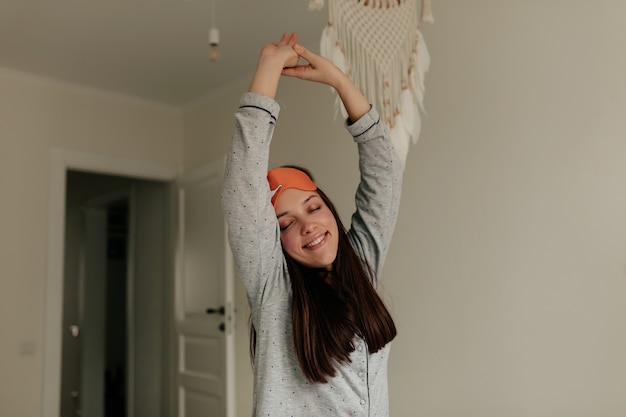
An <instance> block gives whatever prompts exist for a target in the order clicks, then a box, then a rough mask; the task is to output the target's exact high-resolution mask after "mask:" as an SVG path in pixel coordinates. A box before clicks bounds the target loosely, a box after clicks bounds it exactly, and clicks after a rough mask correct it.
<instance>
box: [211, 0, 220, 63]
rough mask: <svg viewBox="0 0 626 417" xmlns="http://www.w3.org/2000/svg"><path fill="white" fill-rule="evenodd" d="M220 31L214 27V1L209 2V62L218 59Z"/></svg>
mask: <svg viewBox="0 0 626 417" xmlns="http://www.w3.org/2000/svg"><path fill="white" fill-rule="evenodd" d="M219 46H220V31H219V30H218V29H217V28H216V27H215V0H211V29H209V56H210V57H211V61H213V62H215V61H217V58H218V57H219V54H218V49H217V48H218V47H219Z"/></svg>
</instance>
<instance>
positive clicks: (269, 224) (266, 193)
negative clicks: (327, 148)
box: [222, 34, 298, 309]
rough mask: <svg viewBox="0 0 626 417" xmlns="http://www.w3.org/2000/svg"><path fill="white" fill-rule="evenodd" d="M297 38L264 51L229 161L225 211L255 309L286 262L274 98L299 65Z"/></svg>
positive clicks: (240, 111) (237, 120) (237, 261)
mask: <svg viewBox="0 0 626 417" xmlns="http://www.w3.org/2000/svg"><path fill="white" fill-rule="evenodd" d="M296 39H297V36H296V35H287V34H285V35H283V37H282V38H281V40H280V41H279V42H278V43H274V44H269V45H266V46H265V47H263V49H262V51H261V56H260V57H259V63H258V66H257V69H256V72H255V74H254V76H253V79H252V82H251V84H250V89H249V91H248V93H246V94H244V95H243V96H242V98H241V101H240V103H239V107H238V109H237V111H236V113H235V128H234V131H233V136H232V139H231V143H230V149H229V152H228V155H227V159H226V168H225V174H224V185H223V189H222V208H223V211H224V215H225V217H226V222H227V224H228V236H229V243H230V246H231V249H232V252H233V256H234V258H235V264H236V266H237V271H238V273H239V276H240V278H241V280H242V282H243V284H244V286H245V287H246V291H247V293H248V301H249V303H250V306H251V308H252V309H255V308H256V307H258V306H260V305H261V303H262V302H263V299H264V297H265V296H266V295H267V294H266V290H267V284H268V280H270V279H271V278H272V277H277V276H281V273H280V271H277V269H280V268H282V260H283V257H282V249H281V246H280V231H279V229H278V223H277V221H276V214H275V212H274V208H273V207H272V205H271V203H270V198H271V191H270V189H269V185H268V182H267V171H268V160H269V148H270V142H271V140H272V135H273V133H274V126H275V123H276V120H277V118H278V113H279V110H280V108H279V106H278V104H277V103H276V101H274V96H275V95H276V90H277V87H278V80H279V78H280V75H281V71H282V69H283V67H284V66H285V65H295V63H297V60H298V56H297V54H296V53H295V52H294V51H293V44H295V42H296ZM275 284H276V283H274V285H275ZM270 286H271V285H270Z"/></svg>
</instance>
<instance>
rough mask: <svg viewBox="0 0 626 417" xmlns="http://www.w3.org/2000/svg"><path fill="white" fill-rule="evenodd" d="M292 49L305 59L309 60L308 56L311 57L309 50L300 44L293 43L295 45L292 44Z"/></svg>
mask: <svg viewBox="0 0 626 417" xmlns="http://www.w3.org/2000/svg"><path fill="white" fill-rule="evenodd" d="M293 50H294V51H296V53H297V54H298V55H299V56H300V57H302V58H304V59H306V60H307V61H309V62H311V61H310V60H309V58H310V57H311V53H310V52H309V50H308V49H306V48H305V47H304V46H302V45H300V44H299V43H297V44H295V45H294V46H293Z"/></svg>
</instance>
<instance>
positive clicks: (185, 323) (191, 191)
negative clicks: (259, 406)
mask: <svg viewBox="0 0 626 417" xmlns="http://www.w3.org/2000/svg"><path fill="white" fill-rule="evenodd" d="M223 171H224V161H223V160H220V161H215V162H212V163H210V164H208V165H206V166H204V167H202V168H200V169H198V170H197V171H195V172H193V173H191V174H188V175H185V176H184V177H183V178H181V179H180V181H179V201H178V212H179V227H178V234H179V236H178V237H179V239H178V247H177V249H178V250H177V276H176V287H175V288H176V296H175V304H176V305H175V315H176V317H175V320H176V323H175V325H176V339H177V340H176V344H175V345H176V348H177V370H176V375H175V376H176V379H177V381H176V386H177V389H178V392H177V395H176V397H177V403H178V416H179V417H233V416H234V415H235V409H234V407H235V401H233V399H234V389H232V387H234V380H233V377H234V332H233V323H234V318H233V305H234V289H233V270H232V268H233V267H232V260H231V259H232V256H231V253H230V250H229V246H228V242H227V236H226V225H225V221H224V216H223V214H222V210H221V203H220V193H221V189H222V180H223Z"/></svg>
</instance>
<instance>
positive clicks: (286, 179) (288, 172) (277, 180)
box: [267, 167, 317, 207]
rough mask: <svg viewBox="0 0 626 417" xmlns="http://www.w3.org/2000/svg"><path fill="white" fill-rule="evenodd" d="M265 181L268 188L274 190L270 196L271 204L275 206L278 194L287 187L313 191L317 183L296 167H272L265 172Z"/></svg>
mask: <svg viewBox="0 0 626 417" xmlns="http://www.w3.org/2000/svg"><path fill="white" fill-rule="evenodd" d="M267 181H268V182H269V183H270V190H272V191H275V192H274V195H273V196H272V205H273V206H274V207H276V201H277V200H278V196H280V193H282V192H283V191H285V190H287V189H289V188H295V189H297V190H302V191H315V190H317V185H315V183H314V182H313V181H312V180H311V178H309V176H308V175H307V174H305V173H304V172H302V171H300V170H299V169H296V168H286V167H280V168H274V169H272V170H271V171H270V172H268V173H267Z"/></svg>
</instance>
